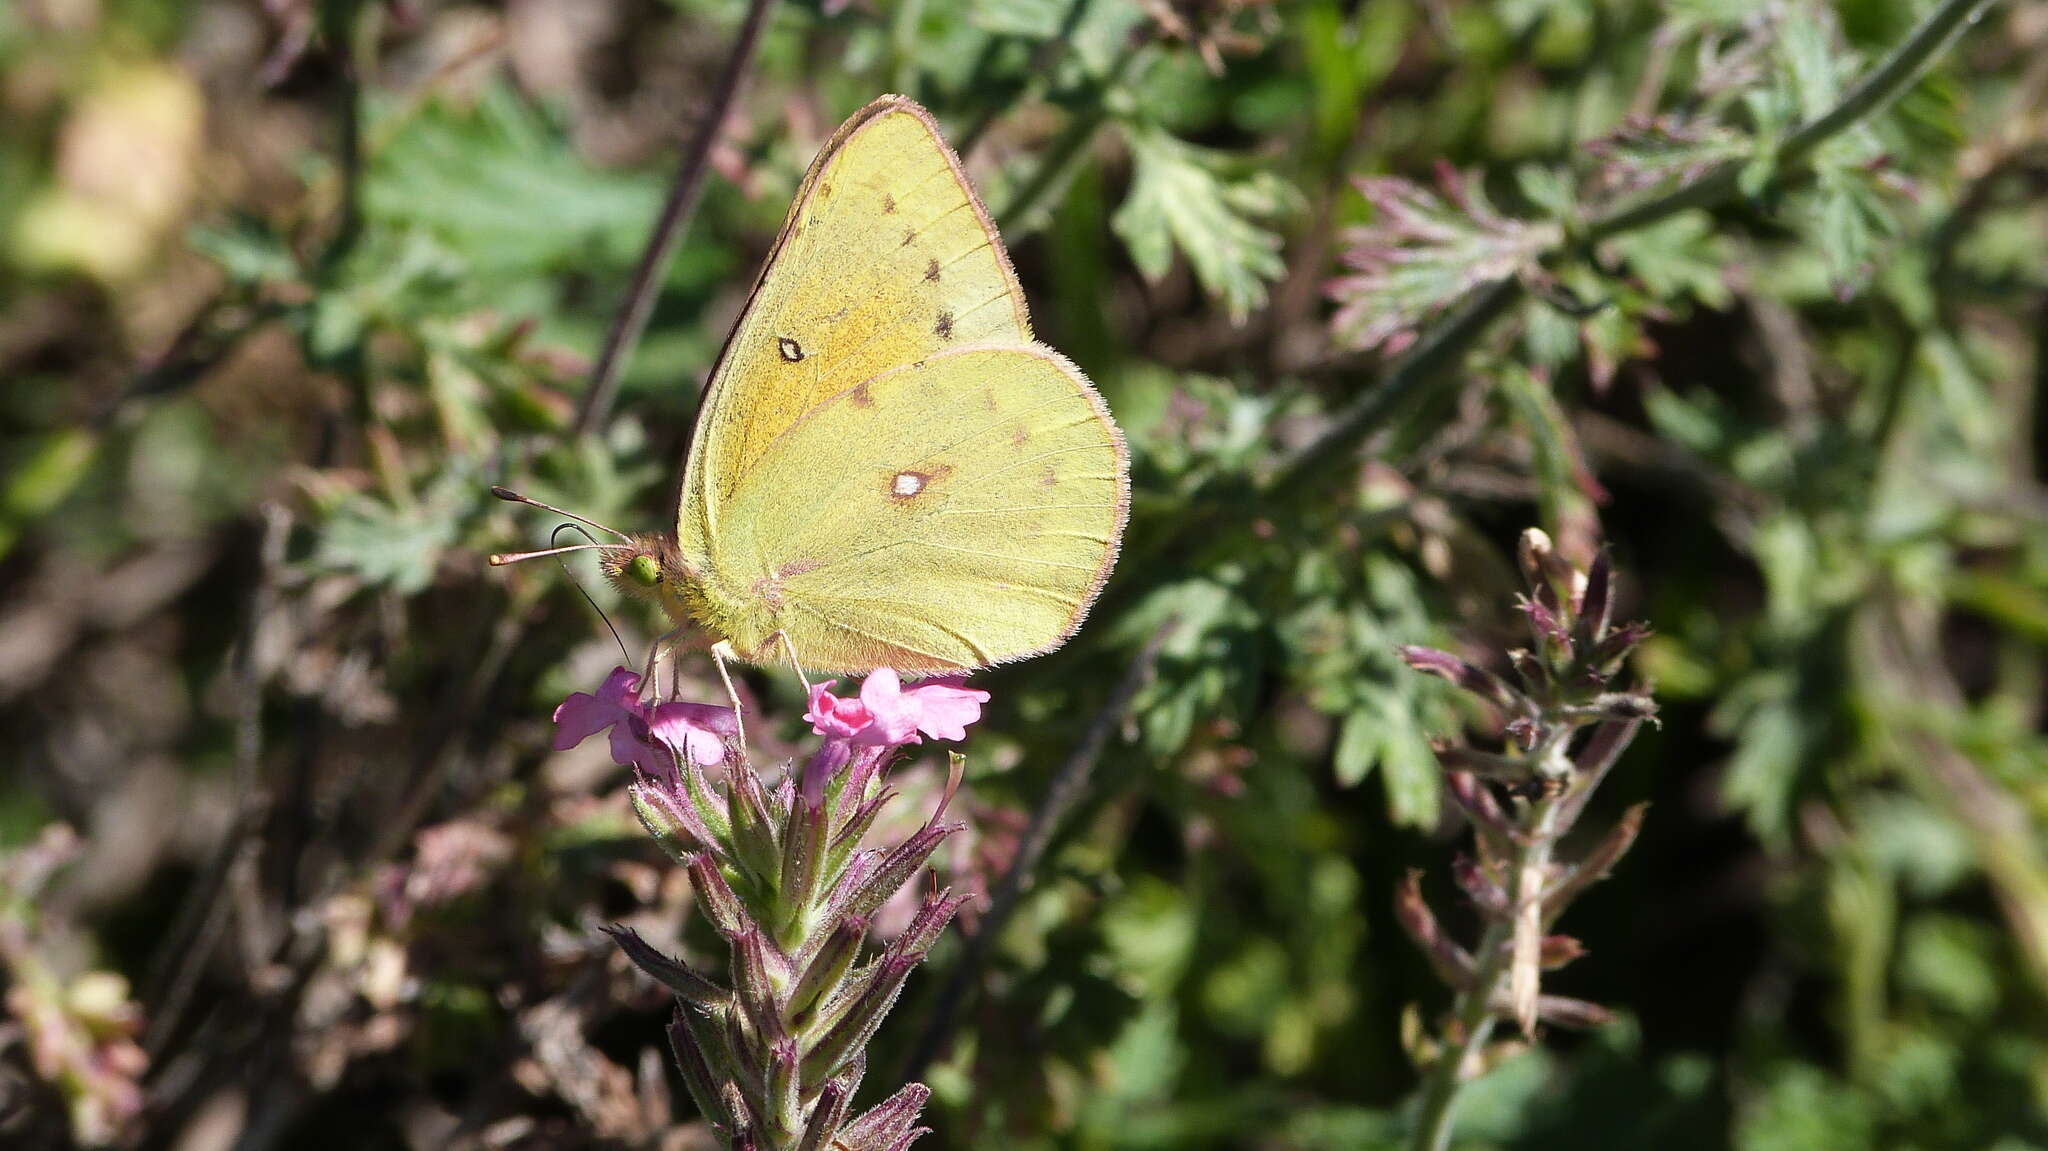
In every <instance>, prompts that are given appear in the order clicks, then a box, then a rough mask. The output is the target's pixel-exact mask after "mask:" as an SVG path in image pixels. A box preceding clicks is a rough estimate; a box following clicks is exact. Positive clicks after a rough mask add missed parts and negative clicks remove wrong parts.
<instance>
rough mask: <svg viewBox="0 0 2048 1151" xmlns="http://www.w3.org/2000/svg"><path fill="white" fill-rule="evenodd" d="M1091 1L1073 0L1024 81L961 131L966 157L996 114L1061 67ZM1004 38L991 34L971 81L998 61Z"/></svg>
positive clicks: (1034, 54) (958, 144) (1040, 47)
mask: <svg viewBox="0 0 2048 1151" xmlns="http://www.w3.org/2000/svg"><path fill="white" fill-rule="evenodd" d="M1089 3H1090V0H1072V2H1071V3H1069V4H1068V5H1067V13H1066V15H1065V16H1063V17H1061V18H1060V26H1059V30H1058V31H1056V32H1054V33H1053V37H1052V39H1050V40H1046V41H1043V42H1041V43H1040V44H1039V45H1038V47H1037V48H1036V49H1034V50H1033V51H1032V53H1031V62H1030V64H1029V65H1028V66H1027V67H1026V68H1025V70H1024V75H1025V79H1024V82H1023V83H1021V84H1013V85H1011V86H1010V91H1009V92H1006V93H1004V94H1003V96H1002V98H1000V99H990V100H989V101H988V106H987V107H986V108H985V109H983V110H982V113H981V115H980V116H978V117H976V118H975V121H974V123H973V125H972V126H971V127H969V128H968V129H967V130H966V131H965V132H962V133H961V134H960V138H959V140H957V141H955V143H954V147H955V148H956V149H957V150H958V151H959V153H960V155H961V156H962V157H963V158H964V157H967V156H971V155H973V154H974V148H975V145H977V144H979V143H981V138H982V137H983V136H986V135H987V134H988V130H989V129H990V128H991V127H993V126H994V125H995V122H996V117H997V116H999V115H1001V114H1002V111H1003V109H1005V108H1008V107H1013V106H1015V105H1016V104H1018V103H1021V102H1022V100H1023V98H1024V97H1025V96H1027V94H1029V93H1031V92H1033V91H1034V90H1036V89H1039V88H1042V87H1044V86H1045V84H1046V82H1047V81H1048V80H1049V79H1050V78H1051V76H1052V73H1053V69H1054V68H1056V67H1058V65H1059V62H1060V58H1061V57H1063V56H1065V55H1066V54H1067V49H1068V47H1070V46H1071V45H1072V44H1073V41H1074V32H1075V30H1076V29H1078V28H1080V26H1081V21H1082V20H1083V19H1085V18H1086V17H1087V15H1088V5H1089ZM1001 40H1002V38H1001V37H991V38H990V39H989V42H988V43H987V44H986V45H985V46H984V47H983V48H982V51H981V55H980V57H979V58H977V59H976V60H975V64H974V68H973V70H972V71H970V72H969V73H968V78H969V79H970V81H979V80H980V78H981V73H983V72H985V71H987V70H988V67H989V65H990V64H992V63H993V62H994V60H995V50H996V46H997V45H998V44H999V43H1001Z"/></svg>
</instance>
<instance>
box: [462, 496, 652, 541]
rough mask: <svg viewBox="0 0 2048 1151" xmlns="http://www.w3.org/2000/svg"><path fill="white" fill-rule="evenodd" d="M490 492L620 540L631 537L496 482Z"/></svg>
mask: <svg viewBox="0 0 2048 1151" xmlns="http://www.w3.org/2000/svg"><path fill="white" fill-rule="evenodd" d="M491 494H492V495H494V496H496V497H498V498H499V499H501V500H504V501H505V502H506V503H513V504H525V505H526V506H528V507H533V508H539V509H541V510H542V511H545V512H553V513H555V514H556V515H558V516H568V517H569V518H570V519H572V520H575V521H576V522H577V523H579V524H587V525H589V526H590V527H594V528H596V529H597V530H598V531H601V532H610V533H611V534H613V535H615V536H617V537H619V538H620V539H622V540H626V541H627V542H631V541H632V539H633V537H632V536H629V535H627V534H626V533H625V532H622V531H620V530H619V529H617V528H608V527H606V526H604V525H603V524H601V523H598V522H597V521H596V520H593V519H589V518H587V517H584V516H579V515H577V514H576V513H575V512H572V511H564V510H563V509H561V508H558V507H556V506H555V505H553V504H544V503H542V502H540V501H539V500H537V499H534V498H533V497H532V496H523V495H520V494H519V493H518V492H515V491H513V490H512V489H511V488H507V487H500V486H498V485H497V484H492V485H491ZM591 542H592V543H593V544H595V543H596V541H595V540H593V541H591Z"/></svg>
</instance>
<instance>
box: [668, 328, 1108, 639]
mask: <svg viewBox="0 0 2048 1151" xmlns="http://www.w3.org/2000/svg"><path fill="white" fill-rule="evenodd" d="M1126 472H1127V467H1126V460H1125V455H1124V447H1123V443H1122V439H1121V437H1120V436H1119V435H1118V433H1117V430H1116V427H1115V425H1114V424H1113V423H1111V422H1110V419H1109V416H1108V412H1107V410H1106V409H1105V408H1104V407H1103V405H1102V402H1101V399H1100V398H1099V397H1098V396H1097V395H1096V394H1095V392H1094V390H1093V389H1092V388H1090V387H1089V386H1088V383H1087V381H1086V380H1085V379H1084V378H1082V376H1081V374H1080V373H1079V372H1078V371H1076V370H1075V369H1074V367H1073V366H1072V365H1071V364H1069V363H1068V362H1067V361H1066V360H1065V359H1064V358H1062V357H1061V356H1060V355H1059V354H1058V353H1056V352H1053V351H1052V350H1050V349H1048V348H1045V347H1042V346H1038V345H1017V346H1007V347H984V348H970V349H962V350H959V351H955V352H945V353H940V354H939V355H935V356H932V357H930V358H928V359H926V360H923V361H920V362H917V363H915V364H912V365H909V366H907V367H902V368H898V369H896V370H894V371H890V372H885V373H883V374H881V375H879V376H877V377H876V378H874V379H872V380H868V381H866V382H864V383H862V384H860V385H858V386H856V387H854V388H851V389H848V390H846V391H844V392H842V393H840V394H838V395H836V396H833V397H830V398H828V399H827V400H825V401H824V402H822V403H820V404H818V405H816V406H815V407H814V408H813V409H812V410H811V411H810V412H807V413H805V414H804V416H803V417H802V418H801V419H800V420H799V421H798V422H797V423H796V424H795V425H794V426H792V427H791V428H790V429H789V430H788V431H787V432H785V433H784V434H783V435H782V436H780V437H778V438H777V439H776V441H775V442H774V443H773V444H771V445H770V447H769V448H768V450H767V451H765V452H764V453H763V454H762V455H761V456H760V458H759V460H758V461H757V463H756V466H755V467H754V468H753V469H752V470H750V472H749V474H748V475H747V477H746V478H745V479H744V480H743V481H742V483H741V484H740V486H739V488H738V489H737V490H736V491H735V492H734V495H733V498H732V501H731V503H730V504H729V505H728V510H729V513H730V514H729V517H728V524H727V530H726V532H725V533H724V534H722V535H721V537H720V540H719V542H718V545H717V547H716V549H715V554H714V561H715V564H716V567H717V569H718V570H717V576H716V577H715V578H717V579H719V580H721V581H722V584H723V586H722V587H720V588H707V591H709V592H712V593H713V594H715V595H718V596H719V598H720V599H721V600H723V601H724V602H727V603H730V604H732V605H734V606H735V608H736V609H737V610H736V611H735V613H734V616H733V617H732V618H731V619H730V620H729V621H728V627H729V628H730V630H729V632H728V634H729V636H730V638H731V639H732V640H733V641H734V643H735V645H736V646H737V647H738V648H739V650H740V651H741V652H742V653H749V652H753V651H759V650H760V649H762V648H763V647H765V646H766V644H767V641H768V638H769V637H770V636H771V635H772V634H773V632H774V631H775V630H777V629H780V630H783V631H785V632H787V633H788V635H789V636H790V638H791V640H792V641H793V642H794V644H795V647H796V649H797V651H798V652H799V653H800V654H801V656H802V658H803V659H804V661H805V663H806V664H808V665H810V666H814V667H817V668H819V669H820V670H825V671H841V670H867V669H870V668H874V667H894V668H897V669H898V670H902V671H907V672H935V671H947V670H956V669H964V668H972V667H981V666H986V665H988V664H992V663H999V662H1002V661H1005V660H1011V659H1017V658H1021V657H1023V656H1027V655H1032V654H1035V653H1037V652H1039V651H1043V650H1045V649H1048V648H1050V647H1053V646H1056V645H1057V644H1058V643H1060V642H1061V641H1062V640H1064V639H1066V638H1067V637H1068V636H1069V635H1071V634H1073V631H1074V629H1075V628H1077V627H1078V626H1079V625H1080V621H1081V617H1082V615H1083V614H1085V612H1086V611H1087V607H1088V605H1089V603H1090V602H1091V601H1092V600H1093V599H1094V596H1095V593H1096V591H1097V590H1098V589H1099V588H1100V586H1101V584H1102V581H1103V579H1104V578H1105V577H1106V576H1107V574H1108V572H1109V568H1110V564H1111V562H1112V561H1113V560H1114V558H1115V553H1116V547H1117V541H1118V539H1119V537H1120V536H1121V533H1122V529H1123V521H1124V514H1125V509H1126V507H1127V504H1128V480H1127V477H1126ZM721 593H722V594H721Z"/></svg>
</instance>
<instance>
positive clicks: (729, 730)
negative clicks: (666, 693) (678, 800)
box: [647, 703, 740, 767]
mask: <svg viewBox="0 0 2048 1151" xmlns="http://www.w3.org/2000/svg"><path fill="white" fill-rule="evenodd" d="M647 730H648V732H649V733H650V734H651V735H653V736H654V738H656V739H658V740H660V741H661V742H663V743H665V744H667V745H668V746H669V747H670V748H671V749H673V750H674V751H675V752H676V754H678V755H687V756H689V757H690V762H692V763H695V764H696V765H698V766H699V767H709V766H711V765H712V764H714V763H720V762H723V761H724V759H725V741H726V740H727V739H736V738H738V737H739V733H740V723H739V716H738V715H737V714H735V713H734V712H733V710H732V709H731V708H729V707H715V706H713V705H711V704H708V703H664V704H662V705H661V706H659V707H657V708H655V709H654V710H653V712H651V713H650V714H649V715H648V717H647Z"/></svg>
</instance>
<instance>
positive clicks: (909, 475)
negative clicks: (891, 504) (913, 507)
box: [890, 472, 924, 499]
mask: <svg viewBox="0 0 2048 1151" xmlns="http://www.w3.org/2000/svg"><path fill="white" fill-rule="evenodd" d="M923 490H924V477H923V476H921V475H918V474H917V473H916V472H898V473H896V482H895V483H894V484H892V485H890V491H892V492H894V493H895V494H896V495H897V496H898V497H900V498H903V499H909V498H910V497H911V496H914V495H916V494H917V493H919V492H921V491H923Z"/></svg>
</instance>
